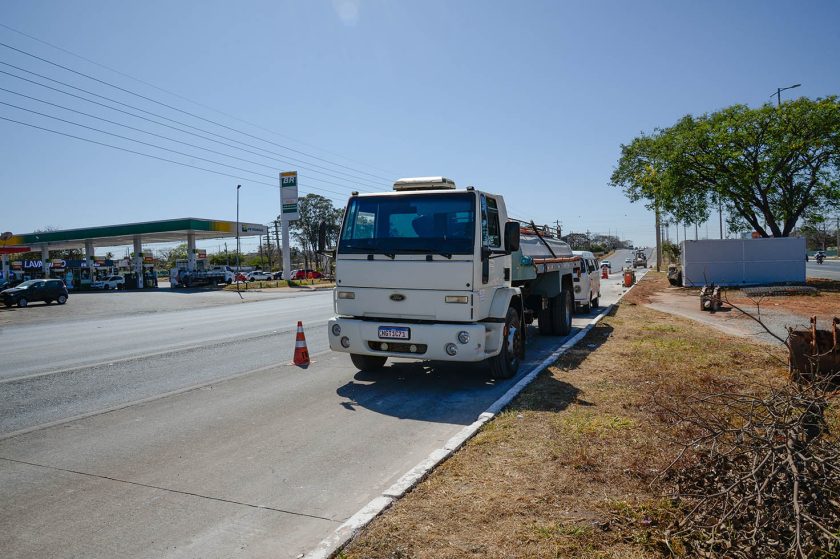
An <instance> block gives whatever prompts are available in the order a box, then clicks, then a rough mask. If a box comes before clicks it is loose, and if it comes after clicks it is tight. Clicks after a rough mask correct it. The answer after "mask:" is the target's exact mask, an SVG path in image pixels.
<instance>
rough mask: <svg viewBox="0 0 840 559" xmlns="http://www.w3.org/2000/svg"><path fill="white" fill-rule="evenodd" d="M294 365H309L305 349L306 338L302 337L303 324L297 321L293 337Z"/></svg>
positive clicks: (307, 351) (307, 352)
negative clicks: (295, 333) (295, 332)
mask: <svg viewBox="0 0 840 559" xmlns="http://www.w3.org/2000/svg"><path fill="white" fill-rule="evenodd" d="M294 364H295V365H309V350H308V349H306V337H305V336H304V335H303V323H302V322H301V321H300V320H298V325H297V335H296V336H295V359H294Z"/></svg>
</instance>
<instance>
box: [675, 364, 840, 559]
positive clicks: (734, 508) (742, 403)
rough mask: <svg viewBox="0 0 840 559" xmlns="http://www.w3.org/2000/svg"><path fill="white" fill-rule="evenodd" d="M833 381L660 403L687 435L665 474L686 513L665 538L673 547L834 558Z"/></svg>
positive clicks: (839, 487) (709, 553) (839, 455)
mask: <svg viewBox="0 0 840 559" xmlns="http://www.w3.org/2000/svg"><path fill="white" fill-rule="evenodd" d="M832 380H838V379H832V378H825V379H823V380H821V381H820V382H814V383H802V384H799V383H788V384H786V385H784V386H783V387H781V388H770V389H768V390H767V392H766V395H764V396H758V395H752V394H740V393H716V394H707V395H703V396H694V397H689V398H688V399H687V400H685V401H683V402H680V403H679V404H676V405H666V404H660V405H662V406H663V408H664V409H665V410H666V411H667V413H669V414H670V415H671V416H672V417H673V418H674V419H675V420H676V421H677V422H678V423H680V424H681V425H682V427H683V428H684V430H685V432H686V433H688V436H689V442H688V443H687V444H685V446H684V449H683V451H682V452H681V453H680V455H679V457H678V458H677V459H676V460H675V461H674V462H673V463H672V464H671V466H669V468H668V469H667V471H666V472H665V474H664V476H665V478H666V479H667V480H668V481H669V482H671V483H672V484H673V487H674V492H675V497H676V498H677V499H678V501H679V503H680V505H681V507H682V508H683V509H684V510H685V511H686V513H685V515H684V516H683V517H682V518H681V520H680V521H679V522H678V523H676V524H675V525H674V526H673V527H672V529H671V530H670V534H669V536H668V539H669V541H670V542H671V543H673V544H675V547H676V544H677V543H679V544H680V545H681V546H684V547H685V548H686V549H688V550H689V551H690V553H689V554H690V555H694V556H700V557H721V556H723V557H738V558H752V557H765V558H774V557H796V558H803V559H804V558H806V557H820V556H825V557H834V556H837V555H836V554H840V448H838V445H837V443H836V441H832V440H830V439H829V437H828V436H827V435H828V432H827V431H828V429H827V426H826V421H825V416H824V412H825V410H826V409H827V407H828V405H829V403H830V401H831V400H832V399H834V398H836V396H837V393H836V392H834V391H833V387H834V386H835V385H833V384H832V382H831V381H832ZM669 546H670V544H669Z"/></svg>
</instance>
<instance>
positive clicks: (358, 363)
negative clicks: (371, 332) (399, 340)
mask: <svg viewBox="0 0 840 559" xmlns="http://www.w3.org/2000/svg"><path fill="white" fill-rule="evenodd" d="M350 360H351V361H352V362H353V365H354V366H355V367H356V368H357V369H359V370H360V371H376V370H378V369H381V368H382V367H384V366H385V361H387V360H388V358H387V357H380V356H379V355H360V354H358V353H351V354H350Z"/></svg>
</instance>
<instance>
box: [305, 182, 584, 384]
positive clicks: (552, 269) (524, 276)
mask: <svg viewBox="0 0 840 559" xmlns="http://www.w3.org/2000/svg"><path fill="white" fill-rule="evenodd" d="M324 245H325V235H324V231H323V230H322V234H321V236H320V238H319V247H320V250H322V251H323V250H324V248H325V247H324ZM334 256H335V266H336V272H335V277H336V288H335V290H334V306H335V312H336V316H335V317H334V318H332V319H331V320H330V321H329V325H328V336H329V344H330V348H331V349H332V350H334V351H341V352H345V353H349V354H350V357H351V359H352V361H353V363H354V365H356V367H358V368H359V369H362V370H371V369H377V368H380V367H382V366H383V365H385V362H386V360H387V359H388V357H404V358H405V357H408V358H414V359H422V360H441V361H462V362H476V361H486V362H487V364H488V368H489V370H490V373H491V376H493V377H494V378H509V377H512V376H513V375H515V374H516V371H517V369H518V368H519V364H520V361H521V359H522V358H523V357H524V355H525V336H524V332H525V328H526V327H527V325H528V324H530V323H532V322H533V321H534V320H535V319H536V320H537V321H538V324H539V331H540V333H541V334H546V335H566V334H568V333H569V331H570V330H571V325H572V311H573V310H574V299H573V281H572V276H573V271H574V269H575V267H576V266H579V262H580V257H578V256H574V255H573V254H572V251H571V249H570V248H569V246H568V245H567V244H566V243H563V242H562V241H559V240H557V239H552V238H548V237H547V235H546V233H545V231H541V230H540V229H539V228H536V227H533V226H532V227H531V228H522V229H521V224H520V223H518V222H514V221H510V220H508V215H507V210H506V207H505V201H504V199H503V198H502V197H501V196H498V195H494V194H490V193H487V192H481V191H479V190H476V189H475V188H472V187H469V188H467V189H466V190H458V189H456V188H455V183H454V182H453V181H451V180H449V179H446V178H444V177H423V178H414V179H401V180H399V181H397V182H396V183H395V184H394V191H393V192H385V193H381V194H362V195H359V194H356V193H354V194H353V196H352V197H351V198H350V200H349V202H348V204H347V208H346V210H345V212H344V223H343V226H342V228H341V233H340V235H339V241H338V246H337V248H336V249H335V253H334Z"/></svg>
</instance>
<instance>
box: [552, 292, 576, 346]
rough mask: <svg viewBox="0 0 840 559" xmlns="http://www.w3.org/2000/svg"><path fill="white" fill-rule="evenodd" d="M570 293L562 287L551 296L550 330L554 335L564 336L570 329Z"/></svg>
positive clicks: (572, 306)
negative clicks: (561, 289) (554, 295)
mask: <svg viewBox="0 0 840 559" xmlns="http://www.w3.org/2000/svg"><path fill="white" fill-rule="evenodd" d="M574 305H575V303H574V301H573V300H572V293H571V292H570V291H569V290H567V289H564V290H563V291H561V292H560V294H559V295H557V296H556V297H552V298H551V330H552V332H551V333H552V334H554V335H555V336H565V335H567V334H568V333H569V332H571V331H572V309H573V308H574Z"/></svg>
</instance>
